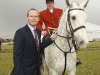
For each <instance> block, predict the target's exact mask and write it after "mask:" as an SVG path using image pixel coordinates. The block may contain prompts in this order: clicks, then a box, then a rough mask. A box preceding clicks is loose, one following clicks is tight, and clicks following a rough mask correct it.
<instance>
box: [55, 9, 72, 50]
mask: <svg viewBox="0 0 100 75" xmlns="http://www.w3.org/2000/svg"><path fill="white" fill-rule="evenodd" d="M67 14H68V8H66V10H65V11H64V12H63V14H62V16H61V19H60V21H59V27H58V35H61V36H64V37H67V35H68V32H67V28H66V26H67ZM55 42H56V43H57V45H58V46H59V47H60V48H62V49H63V50H66V49H68V50H69V45H68V41H67V39H66V38H63V37H59V36H58V37H57V39H56V40H55ZM69 42H70V44H72V43H71V40H69Z"/></svg>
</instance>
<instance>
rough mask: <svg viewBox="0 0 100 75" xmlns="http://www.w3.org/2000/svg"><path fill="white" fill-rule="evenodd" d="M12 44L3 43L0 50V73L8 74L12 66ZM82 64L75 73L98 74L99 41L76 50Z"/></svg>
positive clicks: (78, 74) (99, 60) (84, 74)
mask: <svg viewBox="0 0 100 75" xmlns="http://www.w3.org/2000/svg"><path fill="white" fill-rule="evenodd" d="M12 48H13V47H12V45H3V46H2V51H1V52H0V75H9V74H10V72H11V70H12V68H13V60H12V59H13V58H12ZM77 56H78V58H79V59H80V60H81V62H82V65H80V66H78V67H77V72H76V75H100V42H90V43H89V45H88V47H87V48H86V49H85V50H78V52H77Z"/></svg>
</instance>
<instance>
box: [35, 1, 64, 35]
mask: <svg viewBox="0 0 100 75" xmlns="http://www.w3.org/2000/svg"><path fill="white" fill-rule="evenodd" d="M46 5H47V9H45V10H43V11H41V12H40V19H39V22H38V25H37V28H39V29H40V30H41V31H42V35H45V34H46V33H48V27H50V28H58V25H59V19H60V17H61V14H62V12H63V10H62V9H59V8H55V7H54V0H46ZM43 23H44V25H45V28H43V26H42V25H43Z"/></svg>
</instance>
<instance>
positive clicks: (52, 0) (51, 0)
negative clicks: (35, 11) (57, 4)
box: [46, 0, 54, 3]
mask: <svg viewBox="0 0 100 75" xmlns="http://www.w3.org/2000/svg"><path fill="white" fill-rule="evenodd" d="M49 2H54V0H46V3H49Z"/></svg>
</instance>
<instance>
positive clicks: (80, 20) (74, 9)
mask: <svg viewBox="0 0 100 75" xmlns="http://www.w3.org/2000/svg"><path fill="white" fill-rule="evenodd" d="M65 1H66V4H67V6H68V7H69V9H68V15H67V16H68V17H67V23H68V24H67V30H68V32H69V33H70V34H71V36H72V37H73V38H74V39H75V41H76V45H77V47H79V48H86V45H87V44H88V38H87V35H86V28H85V26H84V25H85V22H86V19H87V15H86V14H85V12H84V8H85V7H86V6H87V4H88V1H89V0H86V1H85V2H83V3H82V4H79V3H71V2H70V1H69V0H65Z"/></svg>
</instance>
